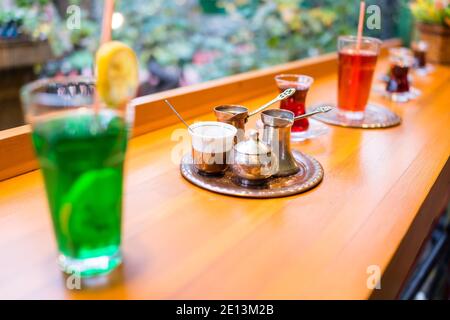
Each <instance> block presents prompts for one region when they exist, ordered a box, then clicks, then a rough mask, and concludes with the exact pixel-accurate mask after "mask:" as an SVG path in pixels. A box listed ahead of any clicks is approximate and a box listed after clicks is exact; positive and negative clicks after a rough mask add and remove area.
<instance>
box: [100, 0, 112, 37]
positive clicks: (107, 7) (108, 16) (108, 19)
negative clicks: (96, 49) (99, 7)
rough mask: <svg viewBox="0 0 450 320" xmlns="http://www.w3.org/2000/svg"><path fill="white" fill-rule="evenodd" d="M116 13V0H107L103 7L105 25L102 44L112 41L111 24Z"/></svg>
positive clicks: (103, 26)
mask: <svg viewBox="0 0 450 320" xmlns="http://www.w3.org/2000/svg"><path fill="white" fill-rule="evenodd" d="M113 13H114V0H105V4H104V7H103V23H102V38H101V43H102V44H103V43H105V42H108V41H111V23H112V16H113Z"/></svg>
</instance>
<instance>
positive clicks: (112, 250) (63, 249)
mask: <svg viewBox="0 0 450 320" xmlns="http://www.w3.org/2000/svg"><path fill="white" fill-rule="evenodd" d="M95 90H96V89H95V83H94V81H93V80H92V79H88V78H79V77H77V78H62V79H58V80H53V79H43V80H38V81H36V82H33V83H31V84H28V85H26V86H25V87H24V88H23V89H22V92H21V97H22V104H23V109H24V113H25V116H26V120H27V122H28V123H29V124H30V125H31V128H32V140H33V144H34V148H35V151H36V154H37V157H38V160H39V164H40V167H41V170H42V174H43V177H44V182H45V187H46V191H47V199H48V204H49V207H50V211H51V216H52V221H53V229H54V233H55V236H56V241H57V244H58V250H59V257H58V261H59V265H60V267H61V268H62V270H63V271H65V272H67V273H77V274H80V275H81V276H94V275H98V274H106V273H108V272H109V271H112V270H113V269H114V268H115V267H117V266H118V265H119V264H120V263H121V260H122V257H121V253H120V243H121V220H122V186H123V164H124V158H125V151H126V148H127V141H128V136H129V128H130V127H131V123H132V118H133V111H132V110H133V109H132V107H131V106H125V107H123V109H124V110H117V109H111V108H108V107H106V106H105V105H103V104H102V103H100V102H99V101H98V99H97V98H96V94H95Z"/></svg>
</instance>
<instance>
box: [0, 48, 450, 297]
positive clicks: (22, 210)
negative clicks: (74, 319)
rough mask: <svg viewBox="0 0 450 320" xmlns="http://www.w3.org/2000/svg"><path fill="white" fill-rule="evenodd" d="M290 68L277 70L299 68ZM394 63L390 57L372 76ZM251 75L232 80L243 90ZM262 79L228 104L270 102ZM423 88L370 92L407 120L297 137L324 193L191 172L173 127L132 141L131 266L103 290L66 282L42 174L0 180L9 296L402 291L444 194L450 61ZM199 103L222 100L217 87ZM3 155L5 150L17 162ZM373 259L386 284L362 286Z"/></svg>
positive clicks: (332, 91)
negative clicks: (224, 184) (405, 97)
mask: <svg viewBox="0 0 450 320" xmlns="http://www.w3.org/2000/svg"><path fill="white" fill-rule="evenodd" d="M327 59H328V60H329V61H328V60H327V61H328V62H326V63H328V65H327V67H326V69H327V70H326V72H324V73H323V74H321V75H315V77H316V81H315V83H314V85H313V87H312V89H311V90H310V94H309V97H308V103H309V104H311V103H315V102H320V101H324V100H328V101H330V100H331V101H332V100H334V98H335V95H336V73H335V66H336V61H335V56H334V55H333V56H332V58H330V57H328V58H327ZM322 62H323V61H322ZM330 65H331V67H330ZM283 68H284V69H283ZM283 68H281V67H276V68H274V69H273V70H272V72H273V73H276V72H279V71H286V70H288V71H289V70H293V69H295V68H294V66H293V65H289V66H285V67H283ZM304 68H307V67H305V66H302V67H301V68H300V69H299V70H304ZM385 68H386V61H385V59H384V60H382V61H381V62H380V63H379V64H378V68H377V73H380V72H381V71H382V70H385ZM262 73H264V76H267V75H268V74H269V73H270V72H268V71H263V72H262ZM262 73H259V74H258V76H262ZM310 73H314V71H311V72H310ZM244 77H245V76H244ZM234 79H240V80H242V79H243V78H234ZM246 79H247V78H246ZM244 80H245V79H244ZM244 80H242V81H243V82H239V85H237V87H241V88H243V87H245V83H246V82H245V81H247V80H248V79H247V80H245V81H244ZM264 81H265V82H264V83H263V84H264V90H263V91H261V92H256V93H254V94H253V96H252V97H246V98H245V99H242V98H240V96H239V95H238V94H235V95H231V96H228V97H226V98H227V100H228V102H230V103H242V104H244V105H246V106H248V107H250V108H254V107H256V106H258V105H260V104H262V103H263V102H264V101H266V100H269V98H271V97H272V96H273V95H274V94H276V90H275V87H274V85H273V84H272V82H271V81H272V80H270V79H269V80H264ZM236 83H238V82H236ZM243 83H244V84H243ZM216 84H217V82H216ZM204 86H205V87H203V89H205V88H206V87H207V86H210V85H204ZM414 86H415V87H417V88H419V89H420V90H422V91H423V94H422V95H421V97H420V98H419V99H418V100H416V101H412V102H409V103H406V104H394V103H391V102H388V101H386V100H383V99H382V98H380V97H378V96H376V94H373V95H372V100H373V101H376V102H381V103H384V104H385V105H386V106H388V107H390V108H391V109H393V110H394V111H395V112H397V113H398V114H399V115H401V116H402V118H403V123H402V125H400V126H398V127H395V128H391V129H384V130H356V129H346V128H338V127H330V133H329V134H328V135H325V136H322V137H320V138H317V139H314V140H311V141H308V142H303V143H298V144H294V148H295V149H297V150H301V151H303V152H305V153H308V154H310V155H313V156H314V157H316V158H317V159H318V160H319V161H320V162H321V163H322V165H323V167H324V170H325V178H324V181H323V182H322V183H321V184H320V185H319V186H318V187H317V188H316V189H313V190H311V191H309V192H307V193H305V194H302V195H298V196H292V197H288V198H282V199H272V200H249V199H238V198H232V197H226V196H222V195H218V194H214V193H211V192H208V191H205V190H202V189H199V188H197V187H194V186H193V185H191V184H190V183H188V182H187V181H185V180H184V179H183V178H182V177H181V175H180V173H179V170H178V165H177V164H176V163H175V162H173V161H172V157H174V158H177V157H178V154H177V152H175V151H174V146H175V145H176V144H177V142H176V141H172V140H171V136H172V133H173V132H174V130H175V129H178V128H181V126H180V125H178V124H177V125H172V126H166V127H164V128H161V129H158V130H155V131H151V132H149V133H146V134H142V135H140V136H137V137H135V138H133V139H132V141H131V145H130V148H129V152H128V157H127V165H126V167H127V177H126V187H125V207H124V225H123V252H124V257H125V262H124V264H123V267H121V268H120V269H119V270H118V271H117V272H116V274H115V275H114V277H113V278H114V279H113V281H112V282H111V284H110V285H108V286H106V287H104V288H101V289H95V290H94V289H89V290H82V291H76V290H67V289H66V288H65V285H64V283H65V282H64V278H63V276H62V274H61V273H60V272H59V271H58V267H57V265H56V262H55V256H56V243H55V240H54V236H53V233H52V229H51V221H50V215H49V211H48V207H47V203H46V199H45V193H44V186H43V182H42V178H41V175H40V172H39V171H32V172H29V173H26V174H22V175H19V176H17V177H14V178H11V179H7V180H4V181H2V182H0V252H1V259H0V261H1V262H0V298H58V299H79V298H119V299H121V298H143V299H147V298H148V299H153V298H163V299H164V298H176V299H178V298H187V299H192V298H203V299H205V298H206V299H216V298H218V299H221V298H226V299H227V298H249V299H253V298H255V299H278V298H281V299H305V298H343V299H366V298H369V297H373V298H394V297H395V296H396V294H397V293H398V291H399V289H400V288H401V285H402V282H403V281H404V280H405V278H406V276H407V273H408V271H409V268H410V266H411V265H412V264H413V262H414V259H415V257H416V255H417V253H418V252H419V249H420V246H421V244H422V242H423V240H424V239H425V237H426V236H427V234H428V232H429V230H430V228H431V226H432V223H433V221H434V220H435V219H436V217H437V216H438V214H439V210H440V209H441V208H442V207H444V206H445V204H446V203H447V202H446V201H448V190H449V189H448V186H449V177H450V168H449V161H448V159H449V154H450V139H449V137H450V125H449V124H450V109H449V106H450V105H449V104H450V68H449V67H443V66H437V67H436V70H435V72H434V73H433V74H431V75H429V76H427V77H425V78H417V77H416V78H415V82H414ZM203 89H202V90H203ZM182 90H185V91H177V92H176V94H174V101H175V102H176V103H178V104H179V105H180V104H182V102H181V100H180V99H181V98H179V99H178V101H177V98H176V97H175V96H178V97H181V96H182V97H183V98H184V99H188V98H189V97H193V96H189V90H188V89H182ZM180 92H181V93H180ZM170 94H171V93H168V95H169V96H170ZM161 97H162V96H156V97H150V98H145V99H141V100H140V101H139V103H142V104H146V103H147V104H151V102H152V101H156V100H158V101H160V100H161ZM188 100H189V99H188ZM175 102H174V103H175ZM176 103H175V104H176ZM199 103H200V102H199ZM201 103H202V104H204V105H208V108H210V107H212V106H214V105H215V104H216V103H215V100H214V97H213V96H212V95H210V96H208V97H207V98H204V100H202V101H201ZM155 104H156V105H157V106H158V108H163V106H162V104H160V103H155ZM147 107H148V108H150V106H147ZM152 108H154V109H153V110H155V112H156V113H157V112H159V111H157V110H156V109H155V108H156V107H152ZM181 109H183V110H184V111H186V112H187V113H188V112H189V110H187V109H186V108H184V107H182V108H181ZM191 115H192V114H191ZM194 115H195V113H194ZM148 116H150V115H148ZM195 119H196V120H199V119H213V117H212V114H206V115H203V116H198V115H195ZM174 121H176V120H174V119H172V123H174ZM191 121H192V119H191ZM137 124H138V126H139V127H140V128H142V123H139V121H138V123H137ZM24 130H25V131H26V129H23V128H22V129H20V130H19V131H20V132H19V133H18V134H20V135H22V134H24ZM142 130H143V129H142ZM142 130H141V131H142ZM142 132H143V131H142ZM6 136H8V137H9V136H10V134H4V136H3V138H4V139H6V138H5V137H6ZM0 137H1V135H0ZM8 139H9V138H8ZM21 139H25V138H23V136H22V138H21ZM0 150H1V149H0ZM175 150H176V149H175ZM4 151H5V149H3V152H2V155H1V156H2V157H9V155H8V154H6V152H4ZM11 157H14V156H13V155H11ZM373 265H375V266H378V267H379V268H380V271H381V273H382V275H383V276H382V278H381V290H374V291H373V290H371V289H369V288H368V287H367V279H368V277H369V274H368V268H369V266H373Z"/></svg>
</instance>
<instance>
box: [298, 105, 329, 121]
mask: <svg viewBox="0 0 450 320" xmlns="http://www.w3.org/2000/svg"><path fill="white" fill-rule="evenodd" d="M331 110H333V107H330V106H320V107H317V108H316V109H315V110H313V111H311V112H308V113H305V114H302V115H299V116H296V117H295V118H294V121H297V120H300V119H304V118H307V117H310V116H313V115H315V114H318V113H325V112H329V111H331Z"/></svg>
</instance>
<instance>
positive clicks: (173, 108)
mask: <svg viewBox="0 0 450 320" xmlns="http://www.w3.org/2000/svg"><path fill="white" fill-rule="evenodd" d="M164 102H165V103H166V104H167V105H168V106H169V108H170V109H172V111H173V112H174V113H175V115H176V116H177V117H178V119H180V120H181V122H183V124H184V125H185V126H186V128H188V130H189V131H190V132H192V129H191V127H190V126H189V125H188V124H187V122H186V121H184V119H183V117H182V116H181V115H180V114H179V113H178V111H177V110H176V109H175V107H174V106H173V105H172V104H171V103H170V102H169V101H168V100H164Z"/></svg>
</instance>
